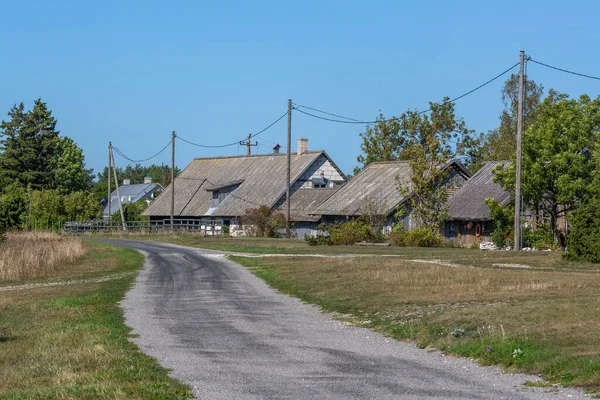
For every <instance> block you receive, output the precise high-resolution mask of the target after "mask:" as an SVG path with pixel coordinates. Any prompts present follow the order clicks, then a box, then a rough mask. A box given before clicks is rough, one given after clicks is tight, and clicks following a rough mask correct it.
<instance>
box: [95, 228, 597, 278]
mask: <svg viewBox="0 0 600 400" xmlns="http://www.w3.org/2000/svg"><path fill="white" fill-rule="evenodd" d="M98 236H100V237H102V235H98ZM112 236H114V237H119V238H122V239H138V240H139V239H141V240H151V241H156V242H164V243H173V244H179V245H182V246H189V247H196V248H202V249H210V250H222V251H229V252H239V253H253V254H324V255H340V254H364V255H369V254H372V255H392V256H397V257H400V258H405V259H407V260H413V259H418V260H432V261H440V262H448V263H454V264H459V265H466V266H474V267H478V268H481V267H489V268H497V267H498V266H496V265H494V264H510V265H509V266H516V267H518V266H524V267H530V268H544V269H565V270H591V271H594V270H595V271H600V266H599V265H598V264H591V263H584V262H573V261H567V260H564V259H563V258H562V257H561V254H560V253H558V252H550V251H536V252H518V253H517V252H513V251H493V252H491V251H481V250H478V249H477V250H474V249H465V248H457V247H438V248H422V247H394V246H390V247H381V246H309V245H308V244H307V243H306V242H305V241H303V240H297V239H276V238H257V237H229V236H222V237H218V236H217V237H205V236H201V235H199V234H195V233H188V234H184V233H175V234H146V235H140V234H139V233H137V234H130V235H123V233H122V232H115V233H114V235H111V237H112Z"/></svg>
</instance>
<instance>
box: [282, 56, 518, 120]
mask: <svg viewBox="0 0 600 400" xmlns="http://www.w3.org/2000/svg"><path fill="white" fill-rule="evenodd" d="M517 65H519V63H516V64H514V65H512V66H510V67H509V68H507V69H506V70H504V71H502V72H501V73H499V74H498V75H496V76H495V77H493V78H492V79H490V80H488V81H486V82H485V83H483V84H481V85H479V86H477V87H476V88H474V89H471V90H469V91H468V92H466V93H463V94H461V95H460V96H458V97H455V98H453V99H451V100H448V101H445V102H443V103H442V104H448V103H454V102H456V101H458V100H460V99H462V98H463V97H466V96H468V95H470V94H471V93H473V92H476V91H477V90H479V89H481V88H483V87H484V86H487V85H489V84H490V83H492V82H494V81H495V80H496V79H498V78H500V77H502V76H503V75H505V74H506V73H507V72H509V71H511V70H512V69H513V68H515V67H516V66H517ZM300 108H306V109H309V110H313V111H317V112H320V113H323V114H326V115H329V116H334V117H337V118H343V119H345V121H344V120H339V119H333V118H327V117H321V116H319V115H315V114H312V113H309V112H307V111H304V110H301V109H300ZM294 109H295V110H296V111H298V112H301V113H302V114H305V115H308V116H310V117H313V118H318V119H322V120H325V121H330V122H337V123H341V124H365V125H372V124H376V123H378V122H388V121H395V120H398V119H399V118H398V117H393V118H388V119H381V120H375V121H361V120H357V119H354V118H349V117H344V116H342V115H338V114H334V113H330V112H327V111H323V110H319V109H316V108H312V107H307V106H303V105H298V106H296V107H294ZM429 111H431V108H428V109H427V110H423V111H416V112H415V114H416V115H419V114H425V113H427V112H429Z"/></svg>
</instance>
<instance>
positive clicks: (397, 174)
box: [313, 160, 471, 216]
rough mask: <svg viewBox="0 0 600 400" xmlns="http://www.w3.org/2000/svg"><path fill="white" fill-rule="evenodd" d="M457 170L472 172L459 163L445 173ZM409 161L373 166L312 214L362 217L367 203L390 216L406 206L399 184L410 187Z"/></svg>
mask: <svg viewBox="0 0 600 400" xmlns="http://www.w3.org/2000/svg"><path fill="white" fill-rule="evenodd" d="M447 168H455V169H457V170H458V171H460V172H461V174H463V175H464V176H465V177H469V176H470V175H471V174H470V172H469V171H468V170H467V169H466V168H465V167H464V166H463V165H462V164H461V163H459V162H457V161H454V160H451V161H449V162H447V163H446V164H444V166H443V167H442V169H447ZM410 174H411V167H410V163H409V161H385V162H373V163H371V164H369V165H367V167H366V168H365V169H364V170H362V171H361V172H360V173H358V174H357V175H356V176H355V177H354V178H352V179H351V180H350V181H349V182H348V183H347V184H346V185H345V186H343V187H342V188H341V189H340V190H338V191H337V192H336V193H335V194H334V195H332V196H331V197H330V198H328V199H327V200H325V202H324V203H323V204H321V205H320V206H319V207H318V208H317V209H316V210H314V211H313V214H317V215H335V216H360V215H361V208H364V207H365V204H366V203H367V202H369V203H371V207H375V208H377V211H376V212H377V213H381V214H383V215H386V216H387V215H391V214H392V213H393V212H395V209H396V207H397V206H398V205H399V204H401V203H402V202H404V200H405V199H404V197H403V196H402V195H400V193H399V191H398V187H397V184H398V182H401V183H402V184H404V185H408V186H410Z"/></svg>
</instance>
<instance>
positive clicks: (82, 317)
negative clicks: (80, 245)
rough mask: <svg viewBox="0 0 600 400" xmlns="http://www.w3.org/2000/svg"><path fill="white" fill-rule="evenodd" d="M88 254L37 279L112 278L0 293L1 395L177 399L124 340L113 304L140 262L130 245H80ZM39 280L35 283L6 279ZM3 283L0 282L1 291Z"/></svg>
mask: <svg viewBox="0 0 600 400" xmlns="http://www.w3.org/2000/svg"><path fill="white" fill-rule="evenodd" d="M85 246H86V248H87V255H86V256H84V257H83V258H82V259H81V260H80V261H78V262H76V263H75V264H73V265H71V266H69V267H68V268H65V269H59V270H55V271H52V272H49V273H47V274H46V275H45V277H44V281H48V282H52V281H59V280H76V279H89V278H99V277H106V276H108V275H111V276H113V278H115V279H111V280H108V281H104V282H93V281H92V282H88V283H85V284H82V283H80V284H73V285H65V286H49V287H37V288H35V289H24V290H13V291H5V292H2V293H1V295H0V397H2V398H3V399H4V398H6V399H24V398H27V399H48V398H53V399H91V398H94V399H142V398H160V399H182V398H189V397H190V393H191V392H190V391H189V388H188V387H186V386H184V385H183V384H181V383H179V382H178V381H176V380H174V379H172V378H170V377H169V376H168V371H167V370H166V369H164V368H162V367H161V366H160V365H159V364H158V363H157V362H156V360H154V359H152V358H150V357H148V356H146V355H144V354H143V353H141V352H140V351H139V350H138V349H137V347H136V346H135V345H134V344H133V343H131V342H130V341H129V340H128V337H129V336H130V333H129V332H130V329H129V328H127V327H126V326H125V325H124V317H123V312H122V310H121V308H120V307H119V306H118V304H117V303H118V301H120V300H121V299H122V298H123V296H124V294H125V293H126V291H127V290H128V289H129V288H130V287H131V284H132V283H133V280H134V278H135V274H136V273H137V271H138V270H139V268H140V267H141V265H142V261H143V258H142V256H141V255H140V254H139V253H137V252H135V251H133V250H130V249H124V248H119V247H115V246H110V245H103V244H99V243H85ZM31 282H36V283H42V281H40V280H39V279H37V280H35V281H20V282H10V285H12V286H14V285H16V284H21V283H31ZM3 286H8V284H7V283H2V282H0V290H2V287H3Z"/></svg>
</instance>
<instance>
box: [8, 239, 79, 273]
mask: <svg viewBox="0 0 600 400" xmlns="http://www.w3.org/2000/svg"><path fill="white" fill-rule="evenodd" d="M84 254H85V247H84V246H83V244H82V243H81V240H79V239H77V238H73V237H69V236H61V235H59V234H56V233H50V232H18V231H13V232H8V233H7V234H6V241H5V242H3V243H1V244H0V282H1V281H9V280H11V281H18V280H22V279H28V278H36V277H40V276H44V275H47V274H50V273H52V272H54V271H56V270H59V269H63V268H66V267H68V266H69V265H72V264H73V263H75V262H76V261H77V260H79V259H80V258H81V257H83V255H84Z"/></svg>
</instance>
